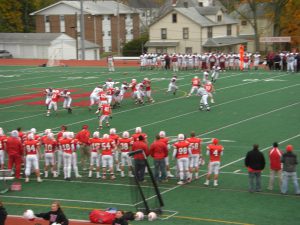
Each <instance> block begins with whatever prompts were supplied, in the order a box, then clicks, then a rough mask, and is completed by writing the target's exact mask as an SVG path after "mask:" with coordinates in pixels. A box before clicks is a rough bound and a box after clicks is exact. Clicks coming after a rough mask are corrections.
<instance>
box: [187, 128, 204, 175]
mask: <svg viewBox="0 0 300 225" xmlns="http://www.w3.org/2000/svg"><path fill="white" fill-rule="evenodd" d="M186 140H187V141H188V142H189V143H190V145H189V148H190V149H191V153H192V154H191V157H190V165H189V166H190V176H191V177H190V178H191V179H193V173H195V179H196V180H198V179H199V161H200V158H201V157H202V153H201V142H202V140H201V138H197V137H196V134H195V132H194V131H192V132H191V137H189V138H187V139H186Z"/></svg>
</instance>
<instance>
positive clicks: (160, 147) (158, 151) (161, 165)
mask: <svg viewBox="0 0 300 225" xmlns="http://www.w3.org/2000/svg"><path fill="white" fill-rule="evenodd" d="M155 138H156V140H155V141H154V142H153V143H152V144H151V146H150V155H151V156H152V157H153V159H154V178H155V180H156V181H167V180H166V162H165V157H167V156H168V146H167V145H166V143H164V142H162V141H160V136H159V135H156V137H155ZM160 173H161V177H159V174H160Z"/></svg>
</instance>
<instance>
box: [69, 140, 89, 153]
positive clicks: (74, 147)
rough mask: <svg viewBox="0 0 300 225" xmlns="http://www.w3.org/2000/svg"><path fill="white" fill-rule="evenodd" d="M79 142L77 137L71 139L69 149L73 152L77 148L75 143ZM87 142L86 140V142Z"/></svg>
mask: <svg viewBox="0 0 300 225" xmlns="http://www.w3.org/2000/svg"><path fill="white" fill-rule="evenodd" d="M78 144H79V141H78V140H77V139H74V138H73V139H71V149H72V151H73V152H76V150H77V145H78ZM87 144H88V142H87Z"/></svg>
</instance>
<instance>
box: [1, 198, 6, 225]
mask: <svg viewBox="0 0 300 225" xmlns="http://www.w3.org/2000/svg"><path fill="white" fill-rule="evenodd" d="M6 217H7V212H6V210H5V208H4V207H3V204H2V202H0V225H4V224H5V220H6Z"/></svg>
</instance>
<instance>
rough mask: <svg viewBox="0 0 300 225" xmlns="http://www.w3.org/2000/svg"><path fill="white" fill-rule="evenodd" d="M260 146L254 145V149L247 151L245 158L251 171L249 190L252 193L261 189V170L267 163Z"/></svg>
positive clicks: (246, 164)
mask: <svg viewBox="0 0 300 225" xmlns="http://www.w3.org/2000/svg"><path fill="white" fill-rule="evenodd" d="M258 147H259V146H258V145H257V144H255V145H253V149H252V150H251V151H249V152H248V153H247V155H246V158H245V166H246V167H247V168H248V172H249V192H251V193H253V192H254V191H256V192H260V191H261V172H262V170H263V169H264V168H265V165H266V161H265V157H264V155H263V154H262V153H261V152H260V151H259V149H258ZM254 179H255V187H254Z"/></svg>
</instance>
